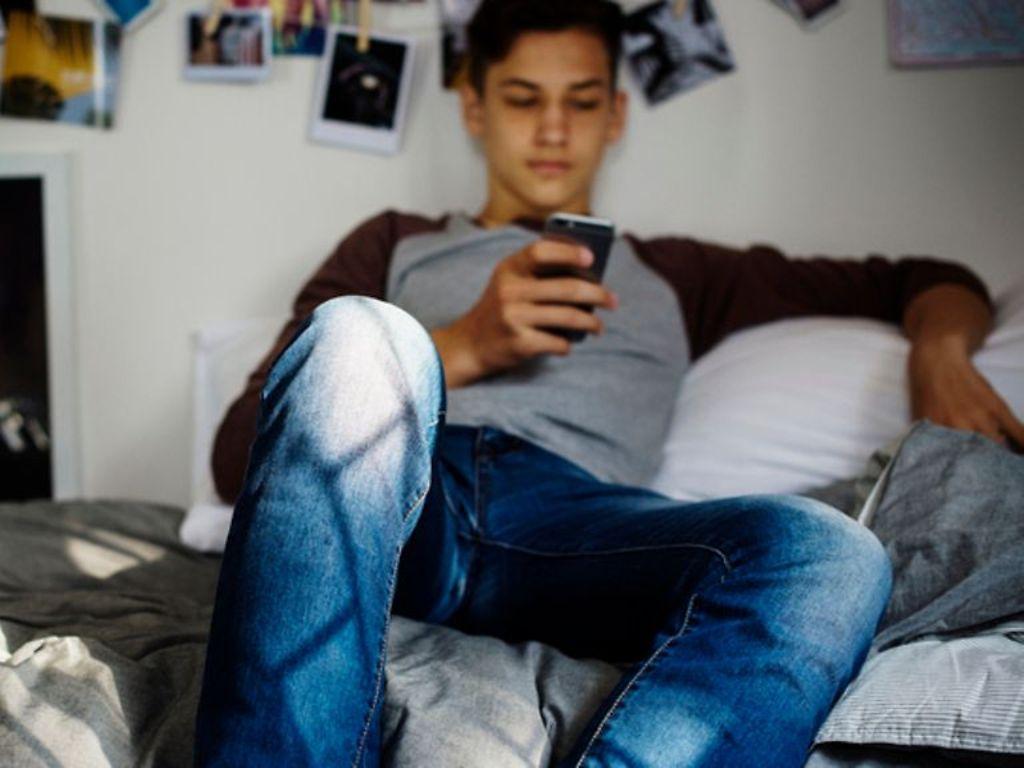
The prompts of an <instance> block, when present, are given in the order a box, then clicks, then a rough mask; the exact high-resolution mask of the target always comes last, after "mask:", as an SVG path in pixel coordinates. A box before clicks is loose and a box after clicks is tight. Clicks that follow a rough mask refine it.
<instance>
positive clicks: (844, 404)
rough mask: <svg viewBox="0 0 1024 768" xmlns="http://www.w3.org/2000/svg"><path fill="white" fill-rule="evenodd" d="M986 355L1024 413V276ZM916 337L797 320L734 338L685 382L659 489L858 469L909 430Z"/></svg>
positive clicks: (679, 493)
mask: <svg viewBox="0 0 1024 768" xmlns="http://www.w3.org/2000/svg"><path fill="white" fill-rule="evenodd" d="M998 308H999V311H998V315H997V323H996V329H995V331H994V332H993V333H992V334H991V335H990V336H989V338H988V340H987V342H986V344H985V347H984V348H983V349H982V350H981V351H979V352H978V354H977V355H976V356H975V358H974V362H975V364H976V365H977V366H978V368H979V370H981V372H982V373H983V374H984V375H985V376H986V377H987V378H988V379H989V381H990V382H991V383H992V384H993V386H994V387H995V388H996V389H997V390H998V391H999V392H1000V393H1001V395H1002V396H1003V397H1004V399H1006V401H1007V402H1008V403H1009V404H1010V407H1011V408H1013V410H1014V411H1015V413H1017V414H1018V416H1020V415H1022V414H1024V283H1021V284H1019V285H1018V286H1017V287H1016V288H1015V289H1013V290H1011V291H1010V292H1008V293H1007V294H1005V295H1004V296H1003V297H1002V298H1001V300H1000V301H999V302H998ZM908 348H909V347H908V342H907V341H906V339H905V338H903V336H902V334H901V332H900V330H899V329H898V328H897V327H895V326H893V325H888V324H882V323H877V322H874V321H870V320H859V319H845V318H844V319H840V318H821V317H816V318H806V319H800V320H785V321H780V322H777V323H771V324H769V325H764V326H759V327H757V328H752V329H749V330H746V331H742V332H739V333H736V334H734V335H733V336H731V337H729V338H728V339H726V340H725V341H724V342H722V343H721V344H720V345H719V346H717V347H716V348H715V349H714V350H713V351H711V352H710V353H708V354H707V355H706V356H705V357H703V358H701V359H700V360H699V361H697V363H696V364H695V365H694V366H693V368H692V369H691V370H690V371H689V372H688V374H687V376H686V379H685V381H684V384H683V387H682V390H681V391H680V394H679V399H678V401H677V402H676V410H675V413H674V415H673V419H672V425H671V427H670V429H669V434H668V437H667V439H666V443H665V451H664V456H663V459H662V465H661V468H660V469H659V471H658V472H657V474H656V475H655V477H654V479H653V481H652V487H653V488H654V489H655V490H658V491H660V492H662V493H664V494H666V495H669V496H673V497H676V498H680V499H687V500H691V499H693V500H695V499H706V498H712V497H722V496H735V495H741V494H746V493H791V492H796V491H800V490H804V489H807V488H810V487H813V486H816V485H822V484H826V483H829V482H832V481H834V480H838V479H842V478H846V477H852V476H854V475H856V474H858V473H859V472H860V471H861V470H862V469H863V467H864V464H865V462H866V460H867V459H868V458H869V456H870V455H871V453H872V452H873V451H875V450H876V449H878V448H880V447H882V446H884V445H885V444H886V443H888V442H890V441H891V440H893V439H894V438H896V437H898V436H899V435H900V433H901V432H902V431H903V430H904V429H905V428H906V427H907V425H908V424H909V420H910V405H909V397H908V393H907V382H906V371H905V367H906V356H907V351H908Z"/></svg>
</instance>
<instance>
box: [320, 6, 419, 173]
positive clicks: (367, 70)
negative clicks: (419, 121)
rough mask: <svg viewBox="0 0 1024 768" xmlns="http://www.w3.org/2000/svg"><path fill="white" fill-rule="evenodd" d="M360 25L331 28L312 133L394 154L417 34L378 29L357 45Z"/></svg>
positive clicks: (328, 140)
mask: <svg viewBox="0 0 1024 768" xmlns="http://www.w3.org/2000/svg"><path fill="white" fill-rule="evenodd" d="M357 35H358V29H357V28H356V27H351V26H335V27H331V28H330V29H329V30H328V35H327V48H326V50H325V51H324V56H323V58H322V59H321V63H320V74H319V78H318V81H317V88H316V96H315V98H314V110H313V117H312V121H311V125H310V138H312V139H313V140H314V141H319V142H324V143H328V144H336V145H339V146H345V147H351V148H354V149H364V150H369V151H371V152H380V153H383V154H393V153H395V152H397V151H398V149H399V147H400V145H401V137H402V131H403V128H404V123H405V111H406V105H407V103H408V100H409V89H410V85H411V79H412V64H413V41H412V39H411V38H406V37H395V36H391V35H379V34H374V35H372V36H371V37H370V49H369V50H368V51H367V52H366V53H360V52H359V51H358V50H356V42H357Z"/></svg>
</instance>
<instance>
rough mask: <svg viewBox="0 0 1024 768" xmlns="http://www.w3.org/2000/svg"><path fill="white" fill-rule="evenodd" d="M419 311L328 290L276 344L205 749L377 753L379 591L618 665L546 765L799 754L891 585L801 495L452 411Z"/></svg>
mask: <svg viewBox="0 0 1024 768" xmlns="http://www.w3.org/2000/svg"><path fill="white" fill-rule="evenodd" d="M444 407H445V386H444V377H443V370H442V367H441V361H440V358H439V357H438V355H437V352H436V349H435V348H434V346H433V344H432V343H431V339H430V336H429V335H428V333H427V332H426V330H425V329H424V328H423V327H422V326H421V325H420V324H419V323H418V322H417V321H416V320H415V319H413V318H412V317H411V316H410V315H408V314H407V313H405V312H404V311H402V310H401V309H399V308H397V307H395V306H393V305H390V304H386V303H383V302H380V301H376V300H373V299H368V298H362V297H343V298H338V299H333V300H331V301H328V302H326V303H324V304H322V305H321V306H320V307H319V308H318V309H317V310H316V311H315V312H314V313H313V315H312V316H311V318H310V319H309V320H308V321H307V323H306V324H305V325H304V326H303V328H302V330H301V331H300V332H299V334H298V335H297V336H296V338H295V340H294V341H293V342H292V344H291V345H290V346H289V347H288V348H287V349H286V350H285V351H284V352H283V353H282V354H281V355H280V357H279V358H278V359H277V360H276V361H275V364H274V366H273V368H272V370H271V373H270V376H269V379H268V381H267V383H266V386H265V387H264V389H263V393H262V411H261V416H260V422H259V428H258V434H257V437H256V440H255V442H254V444H253V447H252V452H251V455H250V461H249V467H248V470H247V475H246V480H245V486H244V490H243V491H242V494H241V496H240V498H239V500H238V503H237V505H236V507H235V513H234V519H233V521H232V524H231V532H230V534H229V536H228V542H227V548H226V550H225V553H224V560H223V565H222V570H221V574H220V582H219V585H218V589H217V598H216V605H215V608H214V614H213V621H212V626H211V630H210V640H209V647H208V651H207V658H206V669H205V673H204V680H203V689H202V695H201V699H200V704H199V711H198V717H197V732H196V753H195V754H196V760H197V765H201V766H213V765H218V766H220V765H224V766H247V767H248V768H257V767H259V766H275V768H278V767H281V766H288V767H289V768H294V767H295V766H358V767H362V766H376V765H377V764H378V763H379V760H380V748H381V732H380V722H381V716H380V715H381V707H382V704H383V698H384V675H383V672H384V661H385V650H386V643H387V635H388V623H389V618H390V615H391V613H392V611H394V612H396V613H399V614H401V615H406V616H409V617H412V618H416V619H421V620H424V621H428V622H434V623H441V624H445V625H448V626H451V627H455V628H457V629H460V630H463V631H465V632H469V633H485V634H489V635H495V636H498V637H501V638H504V639H506V640H509V641H519V640H525V639H534V640H541V641H544V642H547V643H550V644H552V645H554V646H556V647H558V648H559V649H561V650H563V651H565V652H566V653H568V654H570V655H574V656H581V657H597V658H603V659H607V660H609V661H614V662H621V663H628V664H629V665H630V666H629V667H628V669H627V671H626V672H625V674H624V675H623V677H622V680H621V682H620V683H619V684H618V687H617V688H616V689H615V690H614V691H613V692H612V693H611V695H610V696H608V698H607V700H606V701H605V702H604V703H603V704H602V706H601V707H600V709H599V711H598V712H597V713H596V714H595V715H594V716H593V719H592V720H591V721H590V723H589V725H588V726H587V728H586V729H585V731H584V732H583V734H582V736H581V737H580V738H579V740H578V742H577V743H576V745H575V746H574V748H573V750H572V753H571V754H570V755H569V756H568V757H567V758H566V759H565V760H564V761H563V763H562V765H564V766H571V767H572V768H580V767H586V768H594V767H596V766H629V767H630V768H640V767H643V766H673V767H677V766H695V765H701V766H755V765H756V766H762V767H767V766H798V765H802V764H803V762H804V759H805V756H806V752H807V749H808V746H809V744H810V743H811V740H812V738H813V736H814V733H815V731H816V729H817V728H818V726H819V725H820V724H821V722H822V720H823V719H824V717H825V715H826V714H827V712H828V710H829V708H830V706H831V704H832V703H833V702H834V701H835V699H836V697H837V696H838V695H839V693H841V692H842V690H843V688H844V687H845V685H846V684H847V682H848V681H849V680H850V678H851V677H852V676H853V675H854V674H855V673H856V671H857V669H858V668H859V666H860V664H861V662H862V661H863V658H864V656H865V654H866V652H867V648H868V645H869V643H870V640H871V637H872V634H873V632H874V629H875V626H876V624H877V621H878V619H879V617H880V616H881V614H882V610H883V608H884V606H885V603H886V601H887V599H888V596H889V589H890V582H891V577H890V569H889V562H888V559H887V557H886V555H885V552H884V550H883V549H882V547H881V546H880V545H879V543H878V541H877V540H876V539H875V538H874V536H873V535H872V534H871V533H870V532H869V531H867V530H866V529H864V528H863V527H861V526H858V525H857V524H856V523H854V522H853V521H851V520H849V519H848V518H846V517H844V516H843V515H841V514H840V513H838V512H836V511H835V510H833V509H831V508H830V507H827V506H825V505H823V504H820V503H817V502H814V501H811V500H808V499H804V498H800V497H796V496H747V497H741V498H735V499H724V500H719V501H711V502H702V503H683V502H680V501H677V500H673V499H670V498H668V497H666V496H663V495H661V494H658V493H654V492H651V491H648V490H644V489H641V488H633V487H626V486H621V485H614V484H609V483H605V482H602V481H600V480H598V479H597V478H595V477H594V476H593V475H591V474H590V473H588V472H586V471H585V470H583V469H582V468H580V467H579V466H577V465H575V464H573V463H571V462H569V461H567V460H565V459H562V458H561V457H559V456H558V455H556V454H554V453H551V452H549V451H547V450H544V449H542V448H540V447H538V446H536V445H533V444H531V443H529V442H527V441H525V440H523V439H521V438H518V437H515V436H512V435H510V434H507V433H504V432H501V431H499V430H496V429H491V428H488V427H481V428H476V427H465V426H451V425H448V426H446V425H445V423H444Z"/></svg>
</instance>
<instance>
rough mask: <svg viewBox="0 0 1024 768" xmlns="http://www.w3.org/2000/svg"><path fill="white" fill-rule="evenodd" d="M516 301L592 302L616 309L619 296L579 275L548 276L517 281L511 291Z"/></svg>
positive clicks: (595, 304)
mask: <svg viewBox="0 0 1024 768" xmlns="http://www.w3.org/2000/svg"><path fill="white" fill-rule="evenodd" d="M510 292H511V293H512V294H513V295H512V296H511V298H512V299H513V300H516V301H528V302H538V303H541V302H548V303H557V304H592V305H594V306H597V307H604V308H605V309H615V308H616V307H617V306H618V297H617V296H616V295H615V294H614V293H612V291H610V290H608V289H607V288H605V287H604V286H603V285H601V284H600V283H592V282H590V281H589V280H583V279H582V278H578V277H548V278H542V279H523V280H519V281H517V283H516V285H515V286H514V287H513V288H512V289H511V291H510Z"/></svg>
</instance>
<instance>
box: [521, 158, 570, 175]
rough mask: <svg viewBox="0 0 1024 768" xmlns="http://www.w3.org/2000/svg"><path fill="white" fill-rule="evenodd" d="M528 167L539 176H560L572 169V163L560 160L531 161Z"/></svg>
mask: <svg viewBox="0 0 1024 768" xmlns="http://www.w3.org/2000/svg"><path fill="white" fill-rule="evenodd" d="M527 165H529V166H530V170H532V171H533V172H534V173H536V174H538V175H539V176H560V175H561V174H563V173H565V172H566V171H568V170H569V169H570V168H571V167H572V165H571V164H570V163H566V162H562V161H559V160H531V161H529V162H528V163H527Z"/></svg>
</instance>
